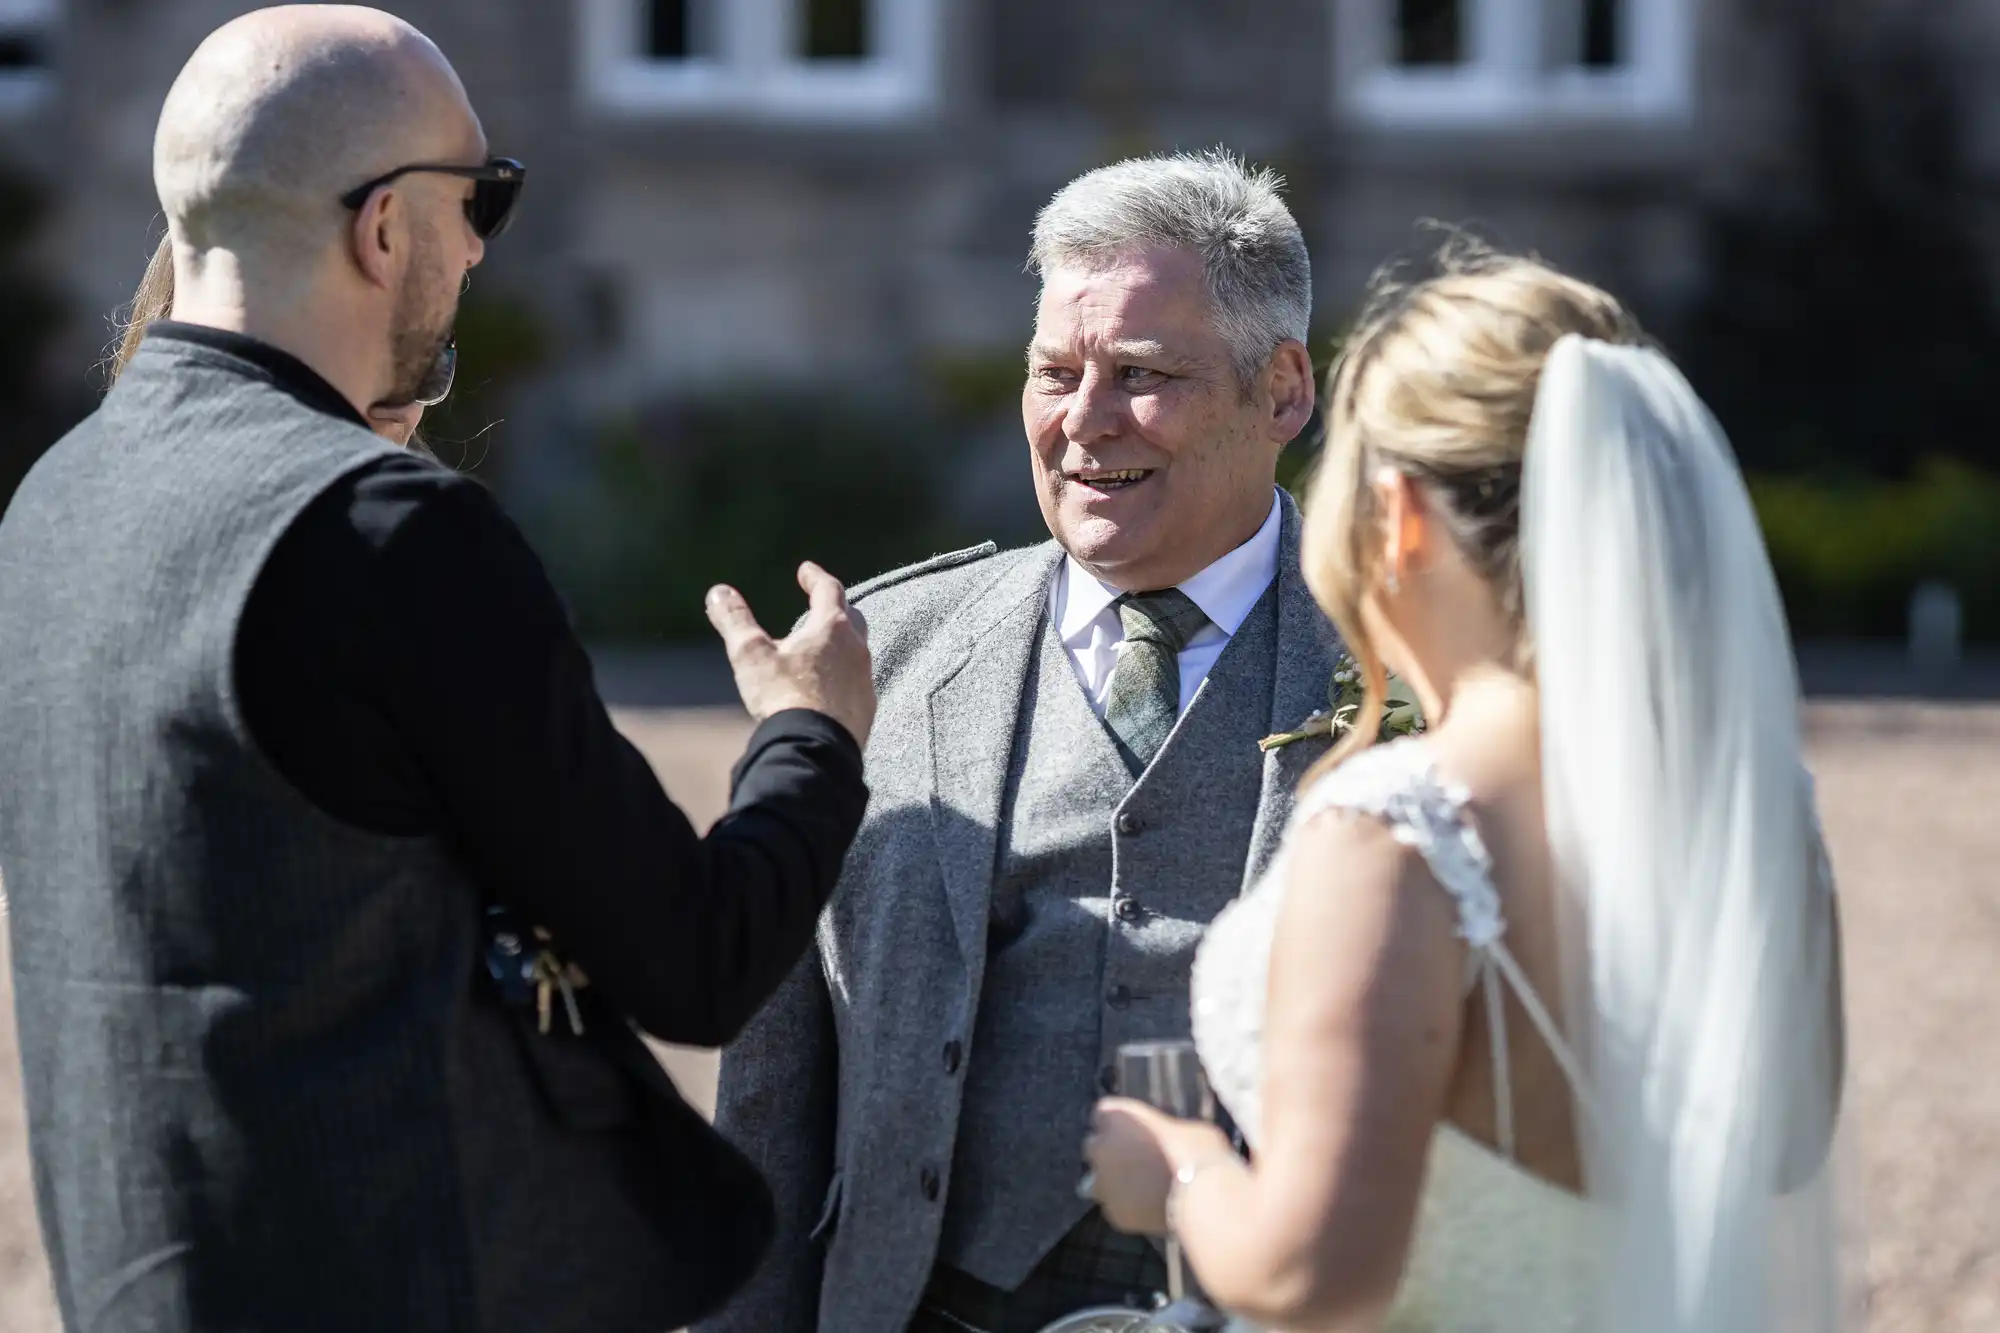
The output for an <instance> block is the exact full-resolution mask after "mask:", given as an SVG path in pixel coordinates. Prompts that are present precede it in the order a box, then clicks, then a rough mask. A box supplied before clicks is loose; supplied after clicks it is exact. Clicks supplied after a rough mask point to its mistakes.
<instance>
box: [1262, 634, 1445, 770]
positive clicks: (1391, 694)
mask: <svg viewBox="0 0 2000 1333" xmlns="http://www.w3.org/2000/svg"><path fill="white" fill-rule="evenodd" d="M1362 702H1363V700H1362V683H1361V667H1360V664H1358V663H1357V662H1356V661H1355V660H1354V659H1353V658H1352V657H1350V656H1348V655H1347V654H1345V653H1343V654H1341V657H1340V661H1339V662H1338V663H1336V664H1335V666H1334V668H1333V680H1332V682H1331V683H1330V688H1329V689H1328V692H1327V706H1326V707H1325V708H1323V709H1321V710H1320V711H1318V712H1316V713H1314V714H1313V715H1312V716H1311V717H1309V718H1307V719H1306V720H1305V721H1303V722H1301V723H1300V724H1299V725H1298V729H1297V730H1295V731H1281V732H1279V733H1278V734H1277V735H1275V736H1266V737H1265V738H1264V739H1263V740H1261V741H1258V742H1257V748H1258V749H1260V750H1265V751H1270V750H1276V749H1279V748H1281V747H1283V746H1287V745H1290V744H1291V743H1292V742H1293V741H1302V740H1304V739H1306V738H1307V737H1308V736H1334V735H1338V734H1340V733H1341V732H1344V731H1352V730H1353V729H1354V719H1355V717H1356V715H1358V714H1359V713H1360V711H1361V705H1362ZM1423 729H1424V714H1423V710H1422V709H1420V708H1419V707H1418V706H1417V696H1416V691H1414V690H1412V689H1410V687H1409V686H1407V685H1405V684H1404V683H1403V682H1402V681H1400V680H1398V679H1396V677H1394V676H1390V677H1389V690H1388V699H1387V700H1386V701H1385V703H1384V704H1383V708H1382V726H1381V730H1380V735H1381V738H1382V739H1383V740H1391V739H1393V738H1395V737H1397V736H1414V735H1416V734H1417V733H1418V732H1420V731H1422V730H1423Z"/></svg>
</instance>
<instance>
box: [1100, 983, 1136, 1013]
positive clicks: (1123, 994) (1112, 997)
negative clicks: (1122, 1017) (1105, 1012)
mask: <svg viewBox="0 0 2000 1333" xmlns="http://www.w3.org/2000/svg"><path fill="white" fill-rule="evenodd" d="M1104 998H1105V999H1107V1000H1109V1001H1110V1002H1111V1007H1112V1008H1113V1009H1123V1008H1124V1007H1125V1006H1126V1005H1128V1004H1130V1003H1132V988H1131V987H1130V986H1113V987H1112V988H1111V993H1110V994H1109V995H1107V996H1105V997H1104Z"/></svg>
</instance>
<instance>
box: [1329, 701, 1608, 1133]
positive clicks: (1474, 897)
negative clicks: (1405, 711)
mask: <svg viewBox="0 0 2000 1333" xmlns="http://www.w3.org/2000/svg"><path fill="white" fill-rule="evenodd" d="M1471 799H1472V798H1471V793H1470V792H1468V791H1467V790H1466V789H1465V788H1464V787H1463V786H1460V785H1459V784H1457V783H1455V782H1450V781H1448V780H1446V779H1445V778H1444V777H1443V775H1441V774H1440V773H1439V772H1438V770H1437V766H1436V764H1435V763H1434V762H1433V761H1432V759H1431V757H1430V754H1429V751H1428V750H1427V748H1426V747H1425V744H1424V742H1423V741H1422V740H1421V739H1419V738H1412V739H1408V740H1402V741H1396V742H1393V743H1391V744H1389V745H1383V746H1378V747H1377V748H1375V749H1373V750H1369V751H1366V752H1364V753H1362V754H1359V755H1356V756H1355V757H1354V758H1353V759H1351V760H1349V761H1348V762H1347V763H1345V764H1343V765H1341V766H1340V767H1339V768H1337V769H1335V770H1334V771H1333V772H1331V773H1329V774H1327V775H1326V776H1325V777H1324V778H1322V779H1320V780H1319V781H1318V782H1317V783H1315V784H1314V785H1313V786H1312V787H1311V788H1310V789H1309V790H1308V791H1305V792H1303V793H1301V794H1300V798H1299V801H1298V805H1297V807H1296V813H1295V814H1294V816H1293V818H1294V820H1295V821H1298V822H1303V821H1305V820H1309V819H1312V818H1314V817H1315V816H1317V815H1320V814H1322V813H1324V812H1326V811H1328V810H1344V811H1349V812H1353V813H1357V814H1366V815H1371V816H1373V817H1375V818H1376V819H1379V820H1381V821H1382V823H1383V824H1384V825H1385V826H1387V828H1388V830H1389V832H1390V834H1391V835H1392V836H1393V837H1394V838H1395V839H1396V841H1397V842H1399V843H1401V844H1403V845H1404V846H1405V847H1408V848H1410V849H1411V850H1413V851H1415V852H1416V853H1417V854H1418V855H1420V856H1422V857H1423V858H1424V864H1425V865H1426V866H1428V867H1429V868H1430V872H1431V875H1432V877H1433V878H1435V879H1436V880H1437V882H1438V883H1439V885H1441V886H1442V887H1443V888H1444V891H1445V892H1446V893H1449V894H1450V895H1451V897H1452V901H1453V903H1454V904H1455V905H1456V907H1457V909H1458V936H1459V938H1460V939H1462V940H1464V941H1465V943H1466V946H1467V949H1468V953H1467V955H1466V977H1465V988H1466V992H1467V993H1468V994H1470V993H1471V991H1472V989H1473V988H1474V987H1475V986H1476V987H1480V988H1481V989H1482V992H1483V998H1484V999H1485V1002H1486V1021H1487V1026H1488V1034H1489V1037H1490V1039H1491V1041H1492V1045H1493V1092H1494V1103H1495V1116H1494V1119H1495V1125H1494V1128H1495V1132H1496V1135H1497V1137H1498V1138H1499V1140H1500V1151H1501V1153H1502V1154H1503V1155H1504V1156H1506V1157H1507V1158H1508V1159H1509V1160H1512V1159H1513V1158H1514V1156H1515V1152H1514V1095H1513V1081H1512V1077H1511V1072H1510V1070H1511V1064H1512V1062H1511V1060H1510V1059H1509V1057H1508V1046H1507V1017H1506V1010H1505V1007H1504V1005H1503V1003H1502V1001H1503V998H1504V996H1503V985H1504V987H1505V988H1507V989H1511V990H1512V991H1513V992H1514V994H1515V996H1516V997H1517V998H1518V999H1519V1000H1520V1002H1521V1007H1522V1008H1523V1009H1524V1010H1526V1011H1527V1014H1528V1018H1529V1021H1531V1022H1532V1023H1533V1024H1534V1025H1535V1030H1536V1031H1537V1032H1538V1033H1540V1035H1541V1038H1542V1040H1543V1041H1544V1042H1546V1043H1548V1047H1549V1050H1550V1052H1551V1053H1553V1054H1554V1056H1555V1058H1556V1063H1557V1064H1558V1065H1559V1066H1560V1067H1561V1068H1562V1071H1563V1074H1564V1076H1565V1077H1566V1078H1568V1080H1569V1082H1570V1087H1571V1089H1572V1091H1574V1092H1575V1094H1576V1096H1577V1099H1578V1101H1579V1102H1581V1103H1582V1104H1583V1105H1584V1109H1585V1111H1586V1113H1587V1112H1588V1111H1589V1109H1590V1105H1589V1096H1588V1091H1587V1085H1586V1083H1585V1080H1584V1076H1583V1069H1582V1066H1581V1064H1580V1063H1579V1062H1578V1061H1577V1059H1576V1056H1575V1054H1574V1053H1573V1052H1572V1051H1571V1050H1570V1047H1569V1043H1568V1042H1566V1041H1565V1040H1564V1039H1563V1035H1562V1032H1561V1031H1560V1029H1558V1027H1557V1026H1556V1021H1555V1017H1554V1015H1553V1014H1551V1013H1550V1012H1549V1009H1548V1006H1546V1005H1545V1004H1543V1003H1542V1000H1541V997H1540V996H1538V995H1537V994H1536V993H1535V989H1534V987H1533V986H1532V985H1531V984H1530V983H1529V981H1528V976H1527V973H1526V972H1524V971H1523V970H1522V968H1521V965H1520V964H1519V963H1518V962H1516V961H1515V959H1514V955H1513V953H1512V951H1510V950H1509V949H1508V948H1507V945H1506V942H1505V936H1506V933H1507V922H1506V918H1505V917H1504V916H1503V915H1502V913H1501V910H1500V891H1499V889H1498V888H1497V887H1496V886H1495V885H1494V882H1493V858H1492V855H1491V854H1490V853H1489V852H1488V851H1487V849H1486V842H1485V839H1483V838H1481V837H1480V836H1479V829H1478V827H1477V826H1476V825H1474V824H1473V822H1472V818H1471V816H1470V815H1469V814H1468V813H1467V807H1468V806H1469V805H1470V804H1471Z"/></svg>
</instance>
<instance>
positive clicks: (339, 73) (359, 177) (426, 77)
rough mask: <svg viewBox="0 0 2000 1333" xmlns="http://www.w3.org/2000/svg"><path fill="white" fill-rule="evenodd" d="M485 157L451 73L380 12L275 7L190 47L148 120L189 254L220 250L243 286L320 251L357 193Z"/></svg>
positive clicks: (172, 215)
mask: <svg viewBox="0 0 2000 1333" xmlns="http://www.w3.org/2000/svg"><path fill="white" fill-rule="evenodd" d="M484 151H485V145H484V142H483V139H482V138H481V136H480V132H479V123H478V120H477V118H476V117H475V116H474V115H473V113H472V108H471V107H470V105H469V104H468V103H467V101H466V97H465V90H464V88H463V86H462V85H461V84H460V83H459V81H458V76H457V75H456V74H455V73H454V72H453V71H452V68H451V65H450V63H449V62H448V61H447V60H446V59H445V58H444V55H443V53H442V52H440V51H439V50H438V49H437V47H436V46H434V45H432V43H431V41H430V39H428V38H427V37H425V36H424V35H423V34H422V33H420V32H418V31H417V30H416V29H415V28H413V27H411V26H410V25H409V24H407V23H405V22H403V21H402V20H401V19H399V18H396V17H395V16H393V15H390V14H385V13H382V12H381V11H380V10H375V9H366V8H362V7H360V6H355V5H284V6H280V7H278V8H274V9H262V10H258V11H256V12H255V13H252V14H246V15H244V16H243V17H242V18H239V19H237V20H235V21H234V22H232V23H229V24H227V25H225V26H224V27H222V28H220V29H218V30H217V31H216V32H215V33H214V34H212V35H211V36H210V37H209V38H208V40H207V41H205V42H203V43H202V44H201V47H200V48H199V49H198V50H196V52H195V53H194V56H193V58H192V59H190V60H189V61H188V63H187V67H186V68H185V69H183V70H182V71H181V74H180V77H179V78H178V79H177V80H176V81H175V82H174V86H173V90H172V91H171V92H170V93H168V94H167V102H166V106H165V108H164V109H163V110H162V111H161V113H160V125H159V131H158V133H157V134H156V135H155V137H154V141H153V182H154V185H155V186H156V188H157V189H158V190H159V195H160V203H161V206H162V207H163V208H164V209H165V211H166V215H167V220H168V225H169V227H170V229H171V231H172V233H173V235H174V238H175V241H176V242H177V243H178V244H179V245H180V246H182V247H183V248H184V249H185V251H186V252H187V253H188V254H189V256H190V258H191V259H193V260H194V262H197V263H199V262H200V256H201V255H202V253H203V252H205V251H209V250H227V251H230V252H231V253H233V254H235V255H236V256H237V258H238V260H239V261H240V263H241V264H242V265H243V267H244V270H245V273H246V276H247V275H250V274H252V273H254V272H255V271H256V270H259V269H264V268H266V267H267V266H269V265H275V266H280V267H282V266H288V265H295V264H299V263H302V262H305V261H307V260H309V259H310V258H311V257H312V256H314V255H316V254H318V253H320V252H322V251H323V250H324V249H325V247H327V246H328V245H329V244H331V243H332V242H333V241H334V239H335V238H336V237H337V236H338V235H339V234H340V231H339V229H340V228H341V226H342V225H343V224H344V222H345V221H346V218H347V216H348V215H347V214H346V210H344V209H343V208H342V207H341V204H340V197H341V196H342V195H343V194H345V193H346V192H347V191H349V190H351V189H353V188H354V187H355V186H356V185H359V184H361V183H362V182H364V181H367V180H371V179H373V178H374V177H376V176H379V175H381V174H383V173H384V172H387V171H390V170H393V169H394V168H396V167H399V166H403V165H406V164H409V163H412V162H454V161H455V162H468V163H469V162H472V161H476V160H477V159H478V158H479V157H481V156H483V154H484Z"/></svg>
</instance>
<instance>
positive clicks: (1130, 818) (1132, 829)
mask: <svg viewBox="0 0 2000 1333" xmlns="http://www.w3.org/2000/svg"><path fill="white" fill-rule="evenodd" d="M1113 827H1114V828H1116V829H1117V830H1118V831H1119V832H1120V833H1123V834H1126V835H1128V836H1129V835H1131V834H1134V833H1137V832H1138V831H1139V830H1140V829H1142V828H1144V827H1146V823H1145V821H1144V820H1142V819H1140V818H1139V816H1137V815H1135V814H1133V813H1132V812H1131V811H1130V810H1120V811H1119V812H1118V818H1117V819H1116V820H1115V821H1113Z"/></svg>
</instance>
